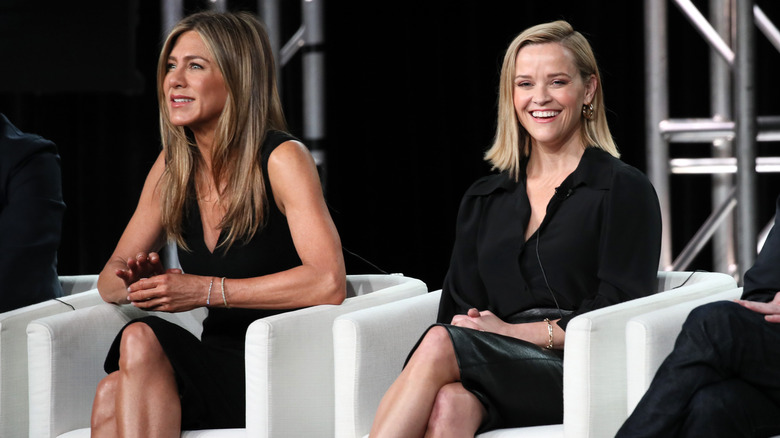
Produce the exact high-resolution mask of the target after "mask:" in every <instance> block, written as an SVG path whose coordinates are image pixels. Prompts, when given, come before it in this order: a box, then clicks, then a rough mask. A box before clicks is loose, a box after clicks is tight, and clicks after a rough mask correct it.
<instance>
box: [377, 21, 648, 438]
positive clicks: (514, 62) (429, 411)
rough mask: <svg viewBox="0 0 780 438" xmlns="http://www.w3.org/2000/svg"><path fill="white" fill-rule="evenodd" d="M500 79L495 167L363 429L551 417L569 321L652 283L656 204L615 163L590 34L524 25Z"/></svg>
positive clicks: (559, 402)
mask: <svg viewBox="0 0 780 438" xmlns="http://www.w3.org/2000/svg"><path fill="white" fill-rule="evenodd" d="M500 81H501V83H500V85H499V87H500V89H499V104H498V124H497V130H496V137H495V140H494V144H493V146H492V147H491V148H490V149H489V150H488V151H487V153H486V157H485V158H486V159H487V160H488V161H489V162H490V163H491V164H492V165H493V167H494V168H495V169H496V170H498V171H499V173H498V174H495V175H491V176H488V177H485V178H483V179H480V180H478V181H477V182H476V183H474V184H473V185H472V186H471V188H469V190H468V191H467V192H466V194H465V195H464V197H463V200H462V202H461V205H460V211H459V213H458V220H457V226H456V240H455V246H454V248H453V252H452V259H451V261H450V268H449V271H448V273H447V277H446V279H445V281H444V285H443V289H442V294H441V300H440V303H439V315H438V318H437V320H438V323H437V324H435V325H433V326H432V327H431V328H429V329H428V330H427V331H426V333H425V334H424V335H423V336H422V338H421V339H420V341H419V342H418V344H417V346H416V347H415V348H414V350H413V351H412V353H411V354H410V356H409V358H408V360H407V363H406V366H405V368H404V370H403V371H402V372H401V375H400V376H399V377H398V379H397V380H396V381H395V382H394V383H393V385H392V386H391V387H390V389H389V390H388V391H387V393H386V394H385V396H384V398H383V399H382V401H381V403H380V405H379V409H378V411H377V414H376V417H375V419H374V424H373V427H372V430H371V438H382V437H421V436H427V437H435V436H440V437H448V438H451V437H473V436H474V435H475V434H476V433H478V432H483V431H488V430H492V429H498V428H507V427H519V426H533V425H542V424H556V423H561V422H562V417H563V348H564V345H565V341H566V331H565V330H566V325H567V323H568V322H569V321H570V320H571V319H572V318H574V317H575V316H577V315H579V314H582V313H585V312H588V311H590V310H594V309H598V308H600V307H604V306H608V305H610V304H615V303H619V302H621V301H626V300H629V299H632V298H637V297H641V296H644V295H648V294H650V293H652V292H653V291H654V290H655V278H656V272H657V268H658V259H659V255H660V242H661V234H660V233H661V217H660V211H659V206H658V199H657V197H656V195H655V192H654V190H653V187H652V186H651V184H650V182H649V181H648V180H647V178H646V177H645V176H644V175H643V174H642V173H641V172H639V171H638V170H637V169H634V168H633V167H631V166H628V165H627V164H624V163H622V162H621V161H620V160H619V159H618V152H617V148H616V147H615V144H614V142H613V141H612V137H611V135H610V133H609V128H608V126H607V122H606V116H605V111H604V100H603V96H602V93H601V79H600V75H599V72H598V68H597V66H596V61H595V57H594V56H593V52H592V50H591V48H590V45H589V44H588V42H587V40H586V39H585V38H584V37H583V36H582V35H581V34H580V33H579V32H576V31H574V30H573V29H572V27H571V26H570V25H569V24H568V23H566V22H564V21H556V22H553V23H545V24H540V25H538V26H534V27H532V28H529V29H527V30H526V31H524V32H523V33H521V34H520V35H519V36H517V38H515V40H514V41H513V42H512V43H511V44H510V46H509V48H508V49H507V52H506V55H505V57H504V63H503V67H502V70H501V79H500Z"/></svg>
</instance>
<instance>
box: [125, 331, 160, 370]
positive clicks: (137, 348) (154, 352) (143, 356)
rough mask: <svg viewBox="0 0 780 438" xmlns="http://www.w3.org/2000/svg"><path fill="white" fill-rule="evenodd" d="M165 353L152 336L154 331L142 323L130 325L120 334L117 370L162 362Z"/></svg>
mask: <svg viewBox="0 0 780 438" xmlns="http://www.w3.org/2000/svg"><path fill="white" fill-rule="evenodd" d="M164 359H165V352H164V351H163V349H162V346H161V345H160V342H159V341H158V340H157V336H156V335H155V334H154V330H152V328H151V327H149V326H148V325H146V324H144V323H135V324H130V325H129V326H127V327H125V329H124V331H123V332H122V341H121V343H120V346H119V368H120V369H122V370H125V371H127V370H130V369H132V368H135V367H138V366H141V367H148V366H149V365H150V364H151V363H154V362H156V361H160V360H164Z"/></svg>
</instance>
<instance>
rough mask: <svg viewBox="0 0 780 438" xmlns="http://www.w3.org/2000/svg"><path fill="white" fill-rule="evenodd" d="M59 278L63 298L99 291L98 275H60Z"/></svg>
mask: <svg viewBox="0 0 780 438" xmlns="http://www.w3.org/2000/svg"><path fill="white" fill-rule="evenodd" d="M59 278H60V286H62V295H63V296H68V295H75V294H77V293H79V292H86V291H88V290H92V289H97V280H98V276H97V275H60V277H59Z"/></svg>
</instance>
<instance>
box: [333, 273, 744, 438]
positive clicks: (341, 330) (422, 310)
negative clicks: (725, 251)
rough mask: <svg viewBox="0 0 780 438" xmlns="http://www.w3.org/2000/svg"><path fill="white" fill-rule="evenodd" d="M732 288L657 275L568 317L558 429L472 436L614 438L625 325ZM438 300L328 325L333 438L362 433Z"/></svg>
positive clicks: (722, 278) (410, 302) (718, 280)
mask: <svg viewBox="0 0 780 438" xmlns="http://www.w3.org/2000/svg"><path fill="white" fill-rule="evenodd" d="M683 284H684V285H683ZM735 287H736V282H735V281H734V279H733V278H732V277H730V276H728V275H725V274H718V273H705V272H696V273H694V274H691V273H688V272H659V273H658V284H657V288H656V291H659V292H661V293H657V294H654V295H651V296H648V297H644V298H640V299H637V300H633V301H629V302H625V303H621V304H617V305H614V306H610V307H606V308H603V309H599V310H595V311H593V312H589V313H586V314H583V315H580V316H578V317H576V318H574V319H572V320H571V321H570V322H569V325H568V327H567V329H566V347H565V348H566V355H565V357H564V397H563V399H564V421H563V425H552V426H538V427H528V428H517V429H506V430H497V431H492V432H488V433H484V434H481V435H479V436H480V438H504V437H545V438H549V437H561V436H566V437H576V438H582V437H607V436H614V435H615V432H616V431H617V429H618V428H619V427H620V425H621V424H622V422H623V421H624V420H625V418H626V417H627V412H626V345H625V342H624V339H625V328H626V322H627V321H628V320H629V319H630V318H632V317H634V316H635V315H637V314H640V313H645V312H648V311H650V310H654V309H661V308H665V307H668V306H671V305H674V304H676V303H680V302H685V301H690V300H695V299H698V298H700V297H704V296H709V295H710V294H713V293H717V292H720V291H725V290H729V289H733V288H735ZM662 291H664V292H662ZM439 295H440V291H437V292H433V293H430V294H427V295H425V296H421V297H414V298H410V299H406V300H403V301H398V302H395V303H390V304H386V305H383V306H378V307H373V308H370V309H366V310H361V311H358V312H354V313H350V314H347V315H344V316H341V317H339V318H337V319H336V321H335V322H334V325H333V332H334V334H333V336H334V340H335V341H334V351H335V353H334V354H335V368H336V375H335V383H336V406H337V409H336V429H335V433H336V437H337V438H357V437H362V436H365V435H366V434H367V433H368V432H369V430H370V428H371V422H372V421H373V417H374V413H375V412H376V409H377V407H378V405H379V401H380V399H381V397H382V395H383V394H384V392H385V391H386V390H387V388H388V387H389V386H390V384H391V383H392V382H393V381H394V380H395V378H396V377H397V376H398V374H399V373H400V371H401V368H402V366H403V362H404V360H405V359H406V356H407V354H408V353H409V351H410V349H411V348H412V347H413V346H414V344H415V343H416V342H417V340H418V338H419V336H420V335H421V334H422V332H423V331H424V330H425V329H426V328H427V327H428V326H429V325H430V324H431V323H433V322H434V320H435V319H436V313H437V307H438V301H439Z"/></svg>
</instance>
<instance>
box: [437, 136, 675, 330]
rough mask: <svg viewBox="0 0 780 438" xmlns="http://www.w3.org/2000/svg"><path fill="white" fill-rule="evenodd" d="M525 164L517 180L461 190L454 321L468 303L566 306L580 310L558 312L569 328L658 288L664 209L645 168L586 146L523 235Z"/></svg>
mask: <svg viewBox="0 0 780 438" xmlns="http://www.w3.org/2000/svg"><path fill="white" fill-rule="evenodd" d="M526 164H527V161H526V162H524V163H522V166H521V169H522V172H521V176H520V178H519V181H517V182H516V181H514V180H513V179H512V178H510V177H509V175H508V174H507V173H506V172H504V173H501V174H498V175H491V176H488V177H485V178H482V179H480V180H478V181H477V182H476V183H474V184H473V185H472V186H471V188H469V190H468V191H467V192H466V194H465V195H464V197H463V200H462V201H461V205H460V211H459V213H458V220H457V226H456V240H455V246H454V248H453V253H452V259H451V261H450V268H449V271H448V273H447V277H446V278H445V280H444V285H443V291H442V297H441V301H440V303H439V315H438V321H439V322H441V323H449V322H450V321H451V320H452V317H453V316H454V315H456V314H465V313H466V312H467V311H468V309H469V308H471V307H475V308H477V309H479V310H490V311H492V312H493V313H495V314H496V315H497V316H498V317H500V318H502V319H505V320H506V319H511V316H512V315H514V314H516V313H518V312H521V311H524V310H528V309H533V308H555V307H556V306H560V308H561V309H565V310H570V311H573V312H572V313H571V314H569V315H566V316H564V317H563V318H561V320H560V321H559V322H558V325H559V326H560V327H561V328H563V329H565V328H566V325H567V324H568V322H569V320H571V318H573V317H575V316H577V315H579V314H582V313H585V312H588V311H590V310H594V309H598V308H601V307H605V306H609V305H611V304H615V303H619V302H622V301H627V300H630V299H634V298H639V297H643V296H646V295H650V294H652V293H654V292H655V289H656V286H655V283H656V277H657V271H658V262H659V257H660V253H661V213H660V207H659V204H658V198H657V196H656V194H655V190H654V189H653V186H652V185H651V184H650V181H649V180H648V179H647V177H646V176H645V175H644V174H642V173H641V172H640V171H639V170H637V169H635V168H633V167H631V166H629V165H627V164H625V163H623V162H622V161H620V160H618V159H616V158H614V157H613V156H612V155H610V154H609V153H607V152H605V151H603V150H601V149H598V148H593V147H590V148H587V149H586V150H585V152H584V154H583V156H582V158H581V160H580V163H579V165H578V166H577V169H575V171H574V172H572V173H571V174H570V175H569V176H568V177H567V178H566V179H565V180H564V181H563V183H561V185H560V186H559V187H558V188H556V194H555V195H554V196H553V198H552V199H551V200H550V203H549V204H548V206H547V213H546V215H545V218H544V220H543V221H542V223H541V225H540V226H539V229H538V230H537V231H536V232H535V233H534V235H533V236H531V238H530V239H529V240H528V241H527V242H526V241H525V229H526V227H527V226H528V222H529V219H530V216H531V205H530V202H529V201H528V195H527V192H526V185H525V181H526V175H525V165H526ZM548 284H549V286H548ZM556 302H557V305H556Z"/></svg>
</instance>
